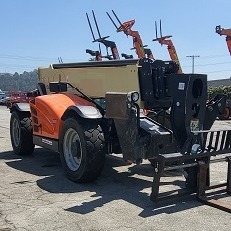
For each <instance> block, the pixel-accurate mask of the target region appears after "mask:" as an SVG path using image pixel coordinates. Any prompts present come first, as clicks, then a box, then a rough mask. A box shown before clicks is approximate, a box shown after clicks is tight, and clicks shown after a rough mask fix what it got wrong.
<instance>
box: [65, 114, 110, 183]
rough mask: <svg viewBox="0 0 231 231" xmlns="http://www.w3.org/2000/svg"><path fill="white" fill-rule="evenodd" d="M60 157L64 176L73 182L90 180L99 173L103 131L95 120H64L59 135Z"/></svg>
mask: <svg viewBox="0 0 231 231" xmlns="http://www.w3.org/2000/svg"><path fill="white" fill-rule="evenodd" d="M60 158H61V162H62V166H63V168H64V171H65V174H66V176H67V177H68V178H69V179H70V180H71V181H74V182H91V181H93V180H95V179H96V178H97V177H98V176H99V175H100V173H101V171H102V169H103V166H104V161H105V142H104V136H103V131H102V129H101V127H100V126H99V125H98V124H97V123H96V122H95V121H84V123H78V122H77V121H76V119H75V118H68V119H66V120H65V121H64V124H63V128H62V131H61V137H60Z"/></svg>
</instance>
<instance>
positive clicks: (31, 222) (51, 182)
mask: <svg viewBox="0 0 231 231" xmlns="http://www.w3.org/2000/svg"><path fill="white" fill-rule="evenodd" d="M9 121H10V112H9V110H8V109H7V108H6V107H4V106H0V231H3V230H5V231H6V230H9V231H10V230H20V231H21V230H22V231H24V230H36V231H38V230H49V231H51V230H56V231H59V230H68V231H71V230H75V231H77V230H92V231H93V230H108V231H110V230H119V231H133V230H137V231H140V230H142V231H145V230H158V231H159V230H187V231H190V230H203V231H204V230H209V231H210V230H211V231H212V230H217V231H222V230H226V231H230V230H231V222H230V221H231V215H230V213H227V212H224V211H221V210H219V209H216V208H213V207H210V206H207V205H204V204H202V203H200V202H198V201H197V200H196V197H195V195H190V196H184V197H180V198H177V199H173V200H168V201H164V202H160V203H158V204H155V203H154V202H152V201H151V200H150V198H149V195H150V192H151V185H152V179H153V168H152V166H151V165H150V164H149V162H148V161H145V162H144V163H143V164H141V165H138V166H136V165H130V166H126V165H125V163H124V162H123V160H122V159H121V158H120V156H114V155H111V156H107V157H106V163H105V168H104V170H103V172H102V174H101V176H100V177H99V178H98V179H97V180H96V181H95V182H93V183H88V184H77V183H73V182H71V181H69V180H68V179H67V178H66V177H65V176H64V174H63V170H62V167H61V162H60V158H59V155H58V154H57V153H54V152H51V151H48V150H46V149H43V148H40V147H36V149H35V151H34V153H33V155H32V156H29V157H20V156H17V155H15V154H14V153H13V151H12V147H11V142H10V135H9V127H10V122H9ZM215 127H216V128H219V129H222V128H225V129H228V128H230V129H231V122H230V121H217V122H216V126H215ZM226 173H227V163H217V164H212V166H211V179H212V180H214V181H221V180H225V179H226ZM183 185H184V177H183V176H182V174H181V172H180V171H171V172H166V173H165V174H164V175H163V177H162V178H161V187H160V190H161V192H164V191H168V190H175V189H179V188H180V187H181V186H183ZM216 196H217V197H219V198H222V199H221V200H223V201H224V202H225V203H231V198H230V196H227V194H224V193H223V192H222V193H221V192H220V191H218V192H217V194H216Z"/></svg>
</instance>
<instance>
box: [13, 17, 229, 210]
mask: <svg viewBox="0 0 231 231" xmlns="http://www.w3.org/2000/svg"><path fill="white" fill-rule="evenodd" d="M133 24H134V22H131V21H130V22H129V23H125V24H122V25H123V26H121V30H125V31H127V30H130V29H131V26H132V25H133ZM129 33H130V32H129ZM135 34H136V35H137V33H135ZM136 38H137V37H136ZM137 44H138V45H137ZM134 46H135V48H136V50H137V54H142V55H144V49H143V46H142V43H141V42H140V41H134ZM178 69H179V66H178V65H177V64H176V63H175V62H173V61H162V60H153V59H149V58H144V57H142V58H140V59H125V60H107V61H101V62H98V61H92V62H81V63H60V64H52V65H50V66H49V67H47V68H39V69H38V75H39V84H38V89H37V96H36V97H34V99H32V100H31V101H30V102H29V103H15V104H13V105H12V107H11V110H10V111H11V122H10V134H11V142H12V147H13V149H14V152H15V153H16V154H18V155H30V154H32V153H33V151H34V146H35V145H38V146H41V147H44V148H47V149H50V150H53V151H55V152H57V153H59V154H60V159H61V162H62V166H63V169H64V172H65V174H66V176H67V177H68V178H69V179H70V180H72V181H74V182H79V183H80V182H90V181H93V180H95V179H97V178H98V177H99V175H100V173H101V171H102V169H103V166H104V160H105V155H106V154H112V153H113V154H121V153H122V156H123V159H124V161H125V162H127V163H135V164H140V163H142V160H143V159H148V160H149V161H150V162H151V164H152V165H153V167H154V171H153V175H154V179H153V183H152V192H151V196H150V197H151V200H153V201H159V200H160V199H162V196H161V195H160V194H159V186H160V178H161V175H162V173H163V172H164V171H165V170H170V169H178V168H183V169H184V170H185V172H186V173H187V174H185V177H186V181H185V187H186V190H187V192H190V193H192V192H194V193H195V192H196V193H197V198H198V199H199V200H201V201H203V202H205V203H208V204H210V205H212V206H215V207H219V208H221V209H224V210H226V211H229V212H230V208H228V206H227V205H226V206H222V203H221V202H220V201H212V200H209V199H208V198H207V197H206V193H205V191H206V190H207V189H208V188H209V187H210V180H209V164H210V162H211V157H213V156H219V155H220V154H224V153H229V152H230V145H231V130H225V131H213V130H210V129H211V127H212V125H213V123H214V121H215V119H216V117H217V116H218V115H219V114H221V113H222V111H223V110H224V107H225V103H226V97H225V96H224V95H217V96H216V97H215V98H213V99H211V100H210V101H209V102H206V101H207V76H206V75H202V74H178ZM67 79H68V82H67ZM144 109H145V110H151V111H152V112H153V114H152V116H146V115H145V114H144V113H143V111H144ZM225 160H227V161H228V165H229V167H228V177H227V178H228V179H227V183H226V184H225V185H226V186H227V188H226V189H227V192H229V193H230V191H231V190H230V188H231V186H230V185H231V184H230V180H231V176H230V175H231V161H230V157H227V158H226V159H225Z"/></svg>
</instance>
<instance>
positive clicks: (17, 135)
mask: <svg viewBox="0 0 231 231" xmlns="http://www.w3.org/2000/svg"><path fill="white" fill-rule="evenodd" d="M12 138H13V142H14V145H15V146H16V147H18V146H19V144H20V139H21V131H20V124H19V121H18V120H17V119H14V120H13V126H12Z"/></svg>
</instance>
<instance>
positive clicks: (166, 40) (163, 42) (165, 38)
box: [152, 20, 183, 74]
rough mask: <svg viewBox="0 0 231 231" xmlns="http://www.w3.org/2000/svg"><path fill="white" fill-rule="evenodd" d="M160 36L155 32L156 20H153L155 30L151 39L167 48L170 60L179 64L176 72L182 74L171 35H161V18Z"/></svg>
mask: <svg viewBox="0 0 231 231" xmlns="http://www.w3.org/2000/svg"><path fill="white" fill-rule="evenodd" d="M159 29H160V37H158V33H157V22H156V21H155V30H156V38H155V39H153V40H152V41H158V42H159V43H160V44H161V45H166V46H167V48H168V53H169V55H170V58H171V60H172V61H174V62H176V63H177V64H178V65H179V70H178V74H182V73H183V72H182V69H181V66H180V61H179V59H178V56H177V53H176V48H175V46H174V44H173V42H172V40H171V39H170V38H171V37H172V35H166V36H163V35H162V25H161V20H160V28H159Z"/></svg>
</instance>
